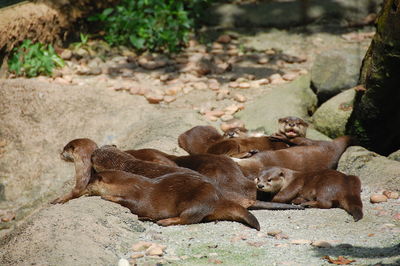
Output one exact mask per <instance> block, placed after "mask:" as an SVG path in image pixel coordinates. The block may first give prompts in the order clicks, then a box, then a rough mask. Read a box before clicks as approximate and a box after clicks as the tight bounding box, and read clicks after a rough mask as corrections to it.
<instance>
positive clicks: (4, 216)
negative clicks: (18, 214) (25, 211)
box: [0, 211, 15, 223]
mask: <svg viewBox="0 0 400 266" xmlns="http://www.w3.org/2000/svg"><path fill="white" fill-rule="evenodd" d="M14 219H15V212H12V211H6V212H5V213H0V220H1V222H3V223H8V222H11V221H12V220H14Z"/></svg>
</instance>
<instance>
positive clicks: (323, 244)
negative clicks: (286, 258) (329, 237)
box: [311, 240, 332, 248]
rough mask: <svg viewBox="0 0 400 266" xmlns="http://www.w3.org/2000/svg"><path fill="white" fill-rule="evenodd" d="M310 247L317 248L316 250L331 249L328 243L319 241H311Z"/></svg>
mask: <svg viewBox="0 0 400 266" xmlns="http://www.w3.org/2000/svg"><path fill="white" fill-rule="evenodd" d="M311 245H312V246H314V247H318V248H331V247H332V245H331V244H330V243H329V242H326V241H321V240H319V241H313V242H312V243H311Z"/></svg>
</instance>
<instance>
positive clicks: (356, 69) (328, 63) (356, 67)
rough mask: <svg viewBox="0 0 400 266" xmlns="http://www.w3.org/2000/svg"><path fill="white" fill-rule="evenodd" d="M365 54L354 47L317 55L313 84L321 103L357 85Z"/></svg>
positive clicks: (312, 70) (312, 73)
mask: <svg viewBox="0 0 400 266" xmlns="http://www.w3.org/2000/svg"><path fill="white" fill-rule="evenodd" d="M363 56H364V53H363V52H361V51H360V50H359V49H354V48H351V49H349V50H348V51H344V50H343V49H332V50H327V51H325V52H323V53H321V54H319V55H317V57H316V59H315V62H314V64H313V66H312V68H311V85H312V87H313V89H314V91H315V92H316V94H317V96H318V101H319V104H321V103H323V102H325V101H326V100H328V99H330V98H331V97H333V96H335V95H336V94H338V93H340V92H341V91H343V90H346V89H349V88H352V87H354V86H356V85H357V83H358V77H359V74H360V67H361V62H362V59H363Z"/></svg>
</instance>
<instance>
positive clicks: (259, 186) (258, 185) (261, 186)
mask: <svg viewBox="0 0 400 266" xmlns="http://www.w3.org/2000/svg"><path fill="white" fill-rule="evenodd" d="M264 187H265V185H264V184H261V183H258V184H257V188H259V189H261V188H264Z"/></svg>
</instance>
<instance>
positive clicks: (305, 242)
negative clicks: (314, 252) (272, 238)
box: [290, 239, 311, 245]
mask: <svg viewBox="0 0 400 266" xmlns="http://www.w3.org/2000/svg"><path fill="white" fill-rule="evenodd" d="M290 244H293V245H308V244H311V240H307V239H294V240H291V241H290Z"/></svg>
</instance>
